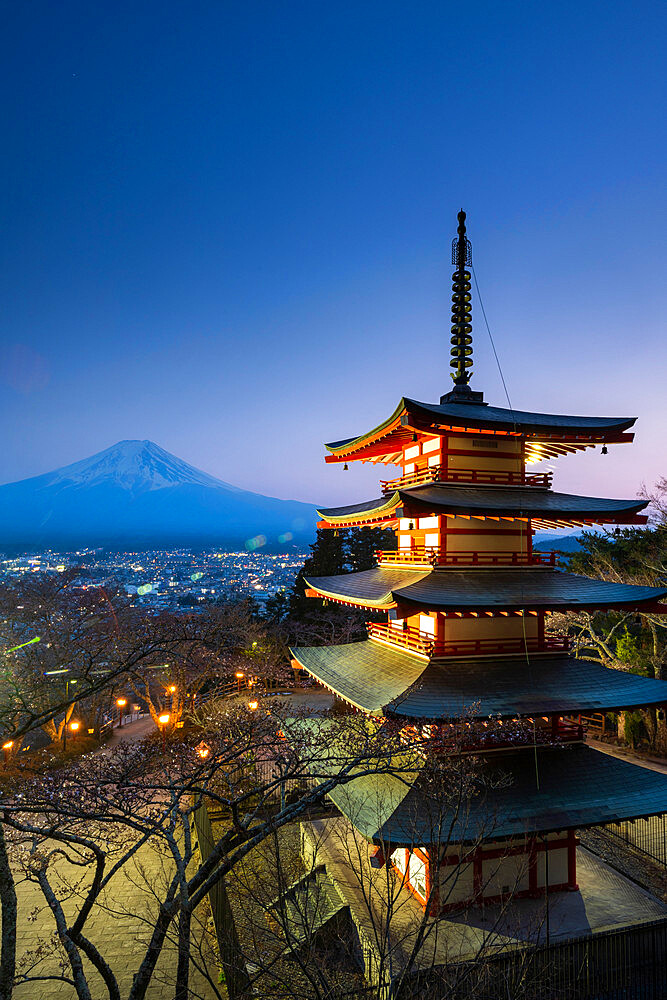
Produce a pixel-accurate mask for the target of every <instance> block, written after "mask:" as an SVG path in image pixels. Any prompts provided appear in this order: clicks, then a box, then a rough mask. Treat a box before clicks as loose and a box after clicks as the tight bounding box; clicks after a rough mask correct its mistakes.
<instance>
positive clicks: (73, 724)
mask: <svg viewBox="0 0 667 1000" xmlns="http://www.w3.org/2000/svg"><path fill="white" fill-rule="evenodd" d="M80 725H81V723H80V722H70V724H69V726H68V725H67V723H65V725H64V726H63V751H64V750H67V730H68V729H69V731H70V732H71V734H72V739H74V737H75V736H76V734H77V732H78V730H79V727H80Z"/></svg>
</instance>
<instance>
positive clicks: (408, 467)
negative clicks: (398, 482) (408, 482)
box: [403, 462, 415, 476]
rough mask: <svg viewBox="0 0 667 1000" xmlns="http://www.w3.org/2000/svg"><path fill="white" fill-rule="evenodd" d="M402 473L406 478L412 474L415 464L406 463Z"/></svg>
mask: <svg viewBox="0 0 667 1000" xmlns="http://www.w3.org/2000/svg"><path fill="white" fill-rule="evenodd" d="M403 471H404V472H405V475H406V476H407V475H409V474H410V473H411V472H414V471H415V463H414V462H408V464H407V465H406V466H405V468H404V470H403Z"/></svg>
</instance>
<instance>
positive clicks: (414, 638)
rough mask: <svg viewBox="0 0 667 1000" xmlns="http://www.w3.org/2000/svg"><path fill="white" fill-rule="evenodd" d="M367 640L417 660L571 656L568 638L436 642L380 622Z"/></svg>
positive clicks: (371, 626) (370, 628)
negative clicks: (544, 654)
mask: <svg viewBox="0 0 667 1000" xmlns="http://www.w3.org/2000/svg"><path fill="white" fill-rule="evenodd" d="M366 628H367V630H368V638H369V639H374V640H375V641H376V642H381V643H383V644H384V645H387V646H393V647H394V648H396V649H405V650H407V651H409V652H411V653H415V654H417V655H418V656H424V657H428V658H431V657H434V658H436V659H437V658H439V657H443V656H493V655H498V654H500V655H512V654H517V655H522V654H523V653H525V652H526V651H527V652H529V653H568V652H569V651H570V649H571V648H572V643H571V640H570V639H569V637H568V636H566V635H545V636H544V638H542V639H538V638H536V637H527V638H526V639H524V638H523V636H518V637H517V638H512V639H457V640H456V641H454V642H450V641H448V640H444V641H442V640H436V639H435V638H434V636H432V635H429V633H428V632H422V631H421V630H420V629H418V628H414V627H413V626H412V625H404V626H403V627H399V626H394V625H386V624H382V623H380V622H367V623H366Z"/></svg>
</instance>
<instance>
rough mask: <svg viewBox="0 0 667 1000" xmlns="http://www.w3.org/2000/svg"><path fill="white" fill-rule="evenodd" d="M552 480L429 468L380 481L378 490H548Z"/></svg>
mask: <svg viewBox="0 0 667 1000" xmlns="http://www.w3.org/2000/svg"><path fill="white" fill-rule="evenodd" d="M552 479H553V473H552V472H531V473H528V472H486V471H482V470H479V469H445V468H443V467H442V466H441V465H433V466H431V467H430V468H428V469H420V470H419V471H417V472H408V473H406V474H405V475H404V476H399V477H398V478H397V479H381V480H380V487H381V489H382V492H383V493H391V492H393V491H394V490H406V489H409V488H410V487H411V486H423V485H424V484H425V483H462V484H465V485H470V484H476V485H478V486H481V485H483V486H536V487H539V488H541V489H551V481H552Z"/></svg>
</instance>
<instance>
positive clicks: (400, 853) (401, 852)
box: [391, 847, 408, 875]
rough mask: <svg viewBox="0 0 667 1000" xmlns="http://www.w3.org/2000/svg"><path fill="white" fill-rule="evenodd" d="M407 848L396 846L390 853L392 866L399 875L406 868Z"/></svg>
mask: <svg viewBox="0 0 667 1000" xmlns="http://www.w3.org/2000/svg"><path fill="white" fill-rule="evenodd" d="M407 854H408V852H407V850H406V849H405V847H398V848H397V849H396V850H395V851H394V853H393V854H392V855H391V863H392V865H393V866H394V868H396V869H398V871H399V872H400V873H401V875H405V872H406V870H407V867H408V865H407Z"/></svg>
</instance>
